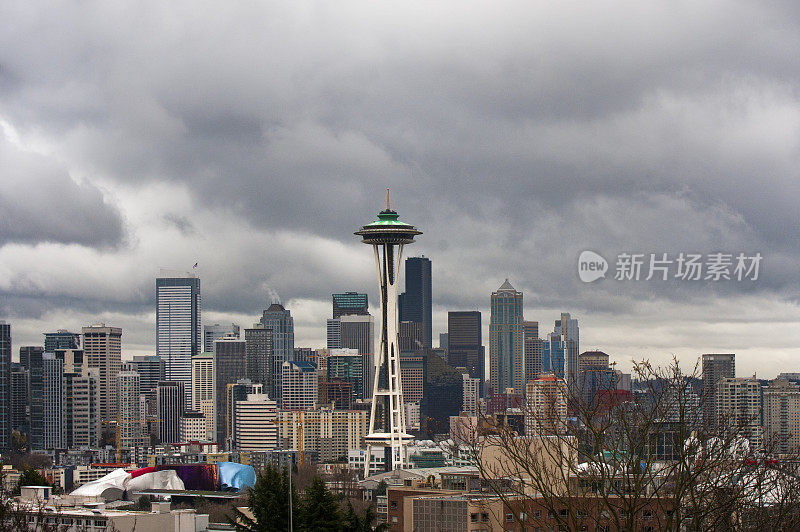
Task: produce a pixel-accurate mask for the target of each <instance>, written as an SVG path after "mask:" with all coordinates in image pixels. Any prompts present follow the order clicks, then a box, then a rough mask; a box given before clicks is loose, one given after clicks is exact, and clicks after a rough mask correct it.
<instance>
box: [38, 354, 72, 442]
mask: <svg viewBox="0 0 800 532" xmlns="http://www.w3.org/2000/svg"><path fill="white" fill-rule="evenodd" d="M42 369H43V377H44V378H43V383H44V395H43V397H42V399H43V405H44V427H43V431H42V432H43V434H44V444H43V448H44V449H63V448H65V447H66V445H65V443H64V440H65V436H66V431H65V427H64V420H65V416H64V361H63V360H62V359H59V358H56V356H55V355H54V354H53V353H45V354H44V355H42Z"/></svg>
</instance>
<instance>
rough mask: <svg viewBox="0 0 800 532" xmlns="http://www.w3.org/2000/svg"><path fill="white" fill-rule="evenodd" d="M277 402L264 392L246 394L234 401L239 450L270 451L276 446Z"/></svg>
mask: <svg viewBox="0 0 800 532" xmlns="http://www.w3.org/2000/svg"><path fill="white" fill-rule="evenodd" d="M277 419H278V403H277V402H276V401H273V400H271V399H270V398H269V397H268V396H267V395H266V394H248V395H247V399H245V400H244V401H237V402H236V423H235V427H236V433H235V435H234V440H235V442H236V448H237V449H238V450H239V451H271V450H274V449H277V448H278V425H277V424H276V423H275V421H276V420H277Z"/></svg>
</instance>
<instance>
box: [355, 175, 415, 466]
mask: <svg viewBox="0 0 800 532" xmlns="http://www.w3.org/2000/svg"><path fill="white" fill-rule="evenodd" d="M398 218H399V217H398V214H397V212H395V211H394V210H393V209H392V207H391V203H390V200H389V189H388V188H387V189H386V209H384V210H382V211H381V212H379V213H378V219H377V220H375V221H374V222H372V223H370V224H367V225H365V226H363V227H362V228H361V230H359V231H356V232H355V234H356V235H358V236H360V237H361V241H362V242H363V243H364V244H369V245H371V246H372V249H373V251H374V252H375V267H376V269H377V273H378V285H379V287H380V300H381V322H380V348H379V349H378V352H377V353H376V354H375V382H374V383H373V390H372V407H371V409H370V416H369V433H368V434H367V436H366V438H365V440H366V443H367V456H366V460H365V466H364V467H365V473H364V475H365V476H368V475H369V468H370V463H371V459H372V449H373V448H381V449H383V452H384V463H385V464H386V470H387V471H392V470H394V469H399V468H402V467H405V466H407V465H408V457H407V456H406V445H408V443H409V442H410V441H411V440H413V439H414V438H413V436H411V435H410V434H407V433H406V416H405V408H404V407H403V390H402V388H401V384H400V349H399V340H398V336H397V330H398V325H397V282H398V281H399V277H400V264H401V260H402V254H403V246H404V245H406V244H411V243H413V242H414V237H415V236H416V235H421V234H422V231H419V230H418V229H417V228H416V227H414V226H413V225H409V224H407V223H405V222H401V221H400V220H399V219H398Z"/></svg>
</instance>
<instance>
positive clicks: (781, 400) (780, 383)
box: [764, 379, 800, 455]
mask: <svg viewBox="0 0 800 532" xmlns="http://www.w3.org/2000/svg"><path fill="white" fill-rule="evenodd" d="M764 438H765V443H766V444H767V448H768V449H770V450H771V451H772V452H774V453H776V454H787V455H788V454H789V453H793V452H796V451H797V449H800V387H798V386H797V383H796V382H790V381H787V380H783V379H775V380H774V381H772V382H770V383H769V384H768V385H767V386H765V387H764Z"/></svg>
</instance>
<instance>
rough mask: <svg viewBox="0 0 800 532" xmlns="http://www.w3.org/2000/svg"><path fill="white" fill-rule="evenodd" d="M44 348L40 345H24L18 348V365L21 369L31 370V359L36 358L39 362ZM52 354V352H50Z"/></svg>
mask: <svg viewBox="0 0 800 532" xmlns="http://www.w3.org/2000/svg"><path fill="white" fill-rule="evenodd" d="M42 353H44V348H43V347H42V346H40V345H24V346H22V347H20V348H19V363H20V364H21V365H22V367H23V368H25V369H27V370H30V369H31V358H38V359H40V360H41V358H42ZM50 353H52V351H50Z"/></svg>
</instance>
